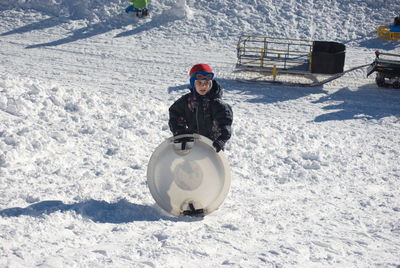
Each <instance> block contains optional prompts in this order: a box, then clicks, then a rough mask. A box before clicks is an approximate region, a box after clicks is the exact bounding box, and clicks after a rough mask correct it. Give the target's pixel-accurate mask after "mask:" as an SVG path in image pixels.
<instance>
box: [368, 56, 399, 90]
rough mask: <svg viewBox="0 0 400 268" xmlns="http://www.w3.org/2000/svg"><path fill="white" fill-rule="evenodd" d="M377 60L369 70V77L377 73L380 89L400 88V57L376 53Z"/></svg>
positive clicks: (377, 82)
mask: <svg viewBox="0 0 400 268" xmlns="http://www.w3.org/2000/svg"><path fill="white" fill-rule="evenodd" d="M375 55H376V58H375V60H374V62H373V63H371V65H370V66H369V67H368V69H367V77H368V76H369V75H370V74H372V73H373V72H376V78H375V82H376V84H377V85H378V87H393V88H400V55H399V54H391V53H384V52H379V51H375Z"/></svg>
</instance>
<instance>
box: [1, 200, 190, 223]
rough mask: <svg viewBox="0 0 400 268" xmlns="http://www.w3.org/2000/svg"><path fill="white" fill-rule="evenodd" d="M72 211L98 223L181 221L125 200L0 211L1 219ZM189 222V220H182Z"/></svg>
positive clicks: (54, 202) (53, 202) (48, 204)
mask: <svg viewBox="0 0 400 268" xmlns="http://www.w3.org/2000/svg"><path fill="white" fill-rule="evenodd" d="M57 211H60V212H65V211H74V212H75V213H77V214H80V215H82V217H84V218H88V219H90V220H92V221H94V222H98V223H128V222H135V221H158V220H170V221H177V220H178V219H179V220H182V219H180V218H174V217H169V216H166V215H163V214H161V213H160V212H159V211H158V210H157V209H155V208H153V207H151V206H145V205H138V204H133V203H130V202H128V201H126V200H124V199H123V200H120V201H118V202H116V203H108V202H105V201H97V200H88V201H85V202H81V203H76V204H64V203H63V202H62V201H57V200H49V201H42V202H38V203H35V204H32V205H30V206H28V207H26V208H19V207H15V208H8V209H4V210H0V216H2V217H18V216H32V217H41V216H43V215H48V214H51V213H54V212H57ZM184 220H190V219H184Z"/></svg>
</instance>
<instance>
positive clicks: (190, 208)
mask: <svg viewBox="0 0 400 268" xmlns="http://www.w3.org/2000/svg"><path fill="white" fill-rule="evenodd" d="M230 183H231V175H230V167H229V164H228V161H227V160H226V157H225V154H224V153H223V151H220V152H219V153H216V152H215V149H214V147H213V146H212V141H211V140H210V139H208V138H206V137H204V136H201V135H198V134H187V135H179V136H176V137H170V138H168V139H166V140H165V141H164V142H162V143H161V144H160V145H159V146H158V147H157V148H156V150H155V151H154V153H153V154H152V156H151V158H150V161H149V165H148V167H147V185H148V187H149V189H150V193H151V195H152V196H153V198H154V200H155V201H156V202H157V204H158V205H159V206H160V207H161V208H162V209H163V210H165V211H166V212H168V213H169V214H172V215H174V216H184V215H189V216H204V215H207V214H209V213H211V212H213V211H214V210H216V209H218V207H219V206H220V205H221V204H222V202H223V201H224V200H225V198H226V196H227V195H228V192H229V187H230Z"/></svg>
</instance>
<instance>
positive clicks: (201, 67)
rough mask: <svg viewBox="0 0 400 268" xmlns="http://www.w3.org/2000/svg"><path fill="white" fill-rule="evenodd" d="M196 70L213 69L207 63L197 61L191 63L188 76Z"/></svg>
mask: <svg viewBox="0 0 400 268" xmlns="http://www.w3.org/2000/svg"><path fill="white" fill-rule="evenodd" d="M196 72H207V73H212V72H213V71H212V69H211V67H210V66H209V65H208V64H205V63H198V64H195V65H193V67H192V69H190V71H189V76H192V75H193V74H194V73H196Z"/></svg>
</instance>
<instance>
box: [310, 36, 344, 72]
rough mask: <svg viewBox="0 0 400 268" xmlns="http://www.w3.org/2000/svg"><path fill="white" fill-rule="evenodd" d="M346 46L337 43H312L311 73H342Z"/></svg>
mask: <svg viewBox="0 0 400 268" xmlns="http://www.w3.org/2000/svg"><path fill="white" fill-rule="evenodd" d="M345 54H346V46H345V45H344V44H341V43H337V42H327V41H314V42H313V50H312V55H311V72H312V73H319V74H337V73H342V72H343V67H344V58H345Z"/></svg>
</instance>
